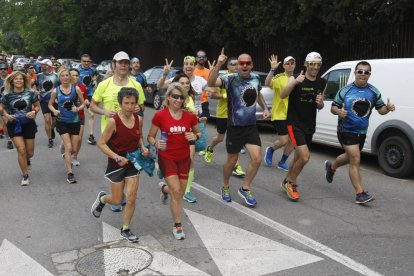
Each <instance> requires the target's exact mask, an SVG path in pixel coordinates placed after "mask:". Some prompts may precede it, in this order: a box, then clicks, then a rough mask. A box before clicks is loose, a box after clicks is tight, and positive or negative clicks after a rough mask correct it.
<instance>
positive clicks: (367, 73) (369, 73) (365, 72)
mask: <svg viewBox="0 0 414 276" xmlns="http://www.w3.org/2000/svg"><path fill="white" fill-rule="evenodd" d="M356 72H357V73H358V74H360V75H368V76H369V75H371V72H370V71H368V70H358V71H356Z"/></svg>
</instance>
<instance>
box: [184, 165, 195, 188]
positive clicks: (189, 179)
mask: <svg viewBox="0 0 414 276" xmlns="http://www.w3.org/2000/svg"><path fill="white" fill-rule="evenodd" d="M193 180H194V169H190V172H189V173H188V180H187V187H186V188H185V192H186V193H188V192H189V191H190V190H191V185H192V184H193Z"/></svg>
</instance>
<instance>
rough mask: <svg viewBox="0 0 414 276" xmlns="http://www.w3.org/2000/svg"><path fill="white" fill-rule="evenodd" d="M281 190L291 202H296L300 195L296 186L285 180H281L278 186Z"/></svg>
mask: <svg viewBox="0 0 414 276" xmlns="http://www.w3.org/2000/svg"><path fill="white" fill-rule="evenodd" d="M280 186H281V187H282V189H283V190H284V191H285V192H286V195H287V196H288V198H289V199H290V200H292V201H298V200H299V199H300V194H299V192H298V190H297V187H298V185H296V184H293V183H292V182H290V181H287V180H286V179H285V180H283V182H282V184H281V185H280Z"/></svg>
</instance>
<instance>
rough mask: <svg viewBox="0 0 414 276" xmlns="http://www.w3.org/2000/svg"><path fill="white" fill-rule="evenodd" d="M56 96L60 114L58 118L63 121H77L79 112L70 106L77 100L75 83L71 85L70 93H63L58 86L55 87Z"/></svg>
mask: <svg viewBox="0 0 414 276" xmlns="http://www.w3.org/2000/svg"><path fill="white" fill-rule="evenodd" d="M56 97H57V100H58V105H59V111H60V116H59V118H58V120H59V121H60V122H64V123H77V122H79V113H78V112H73V111H71V110H72V107H73V106H76V104H77V102H78V94H76V85H71V89H70V93H69V94H64V93H63V92H62V90H61V89H60V86H58V87H56Z"/></svg>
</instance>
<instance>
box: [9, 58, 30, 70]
mask: <svg viewBox="0 0 414 276" xmlns="http://www.w3.org/2000/svg"><path fill="white" fill-rule="evenodd" d="M28 63H30V59H28V58H24V57H23V58H18V59H16V62H15V63H14V64H13V71H24V66H25V65H26V64H28Z"/></svg>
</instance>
